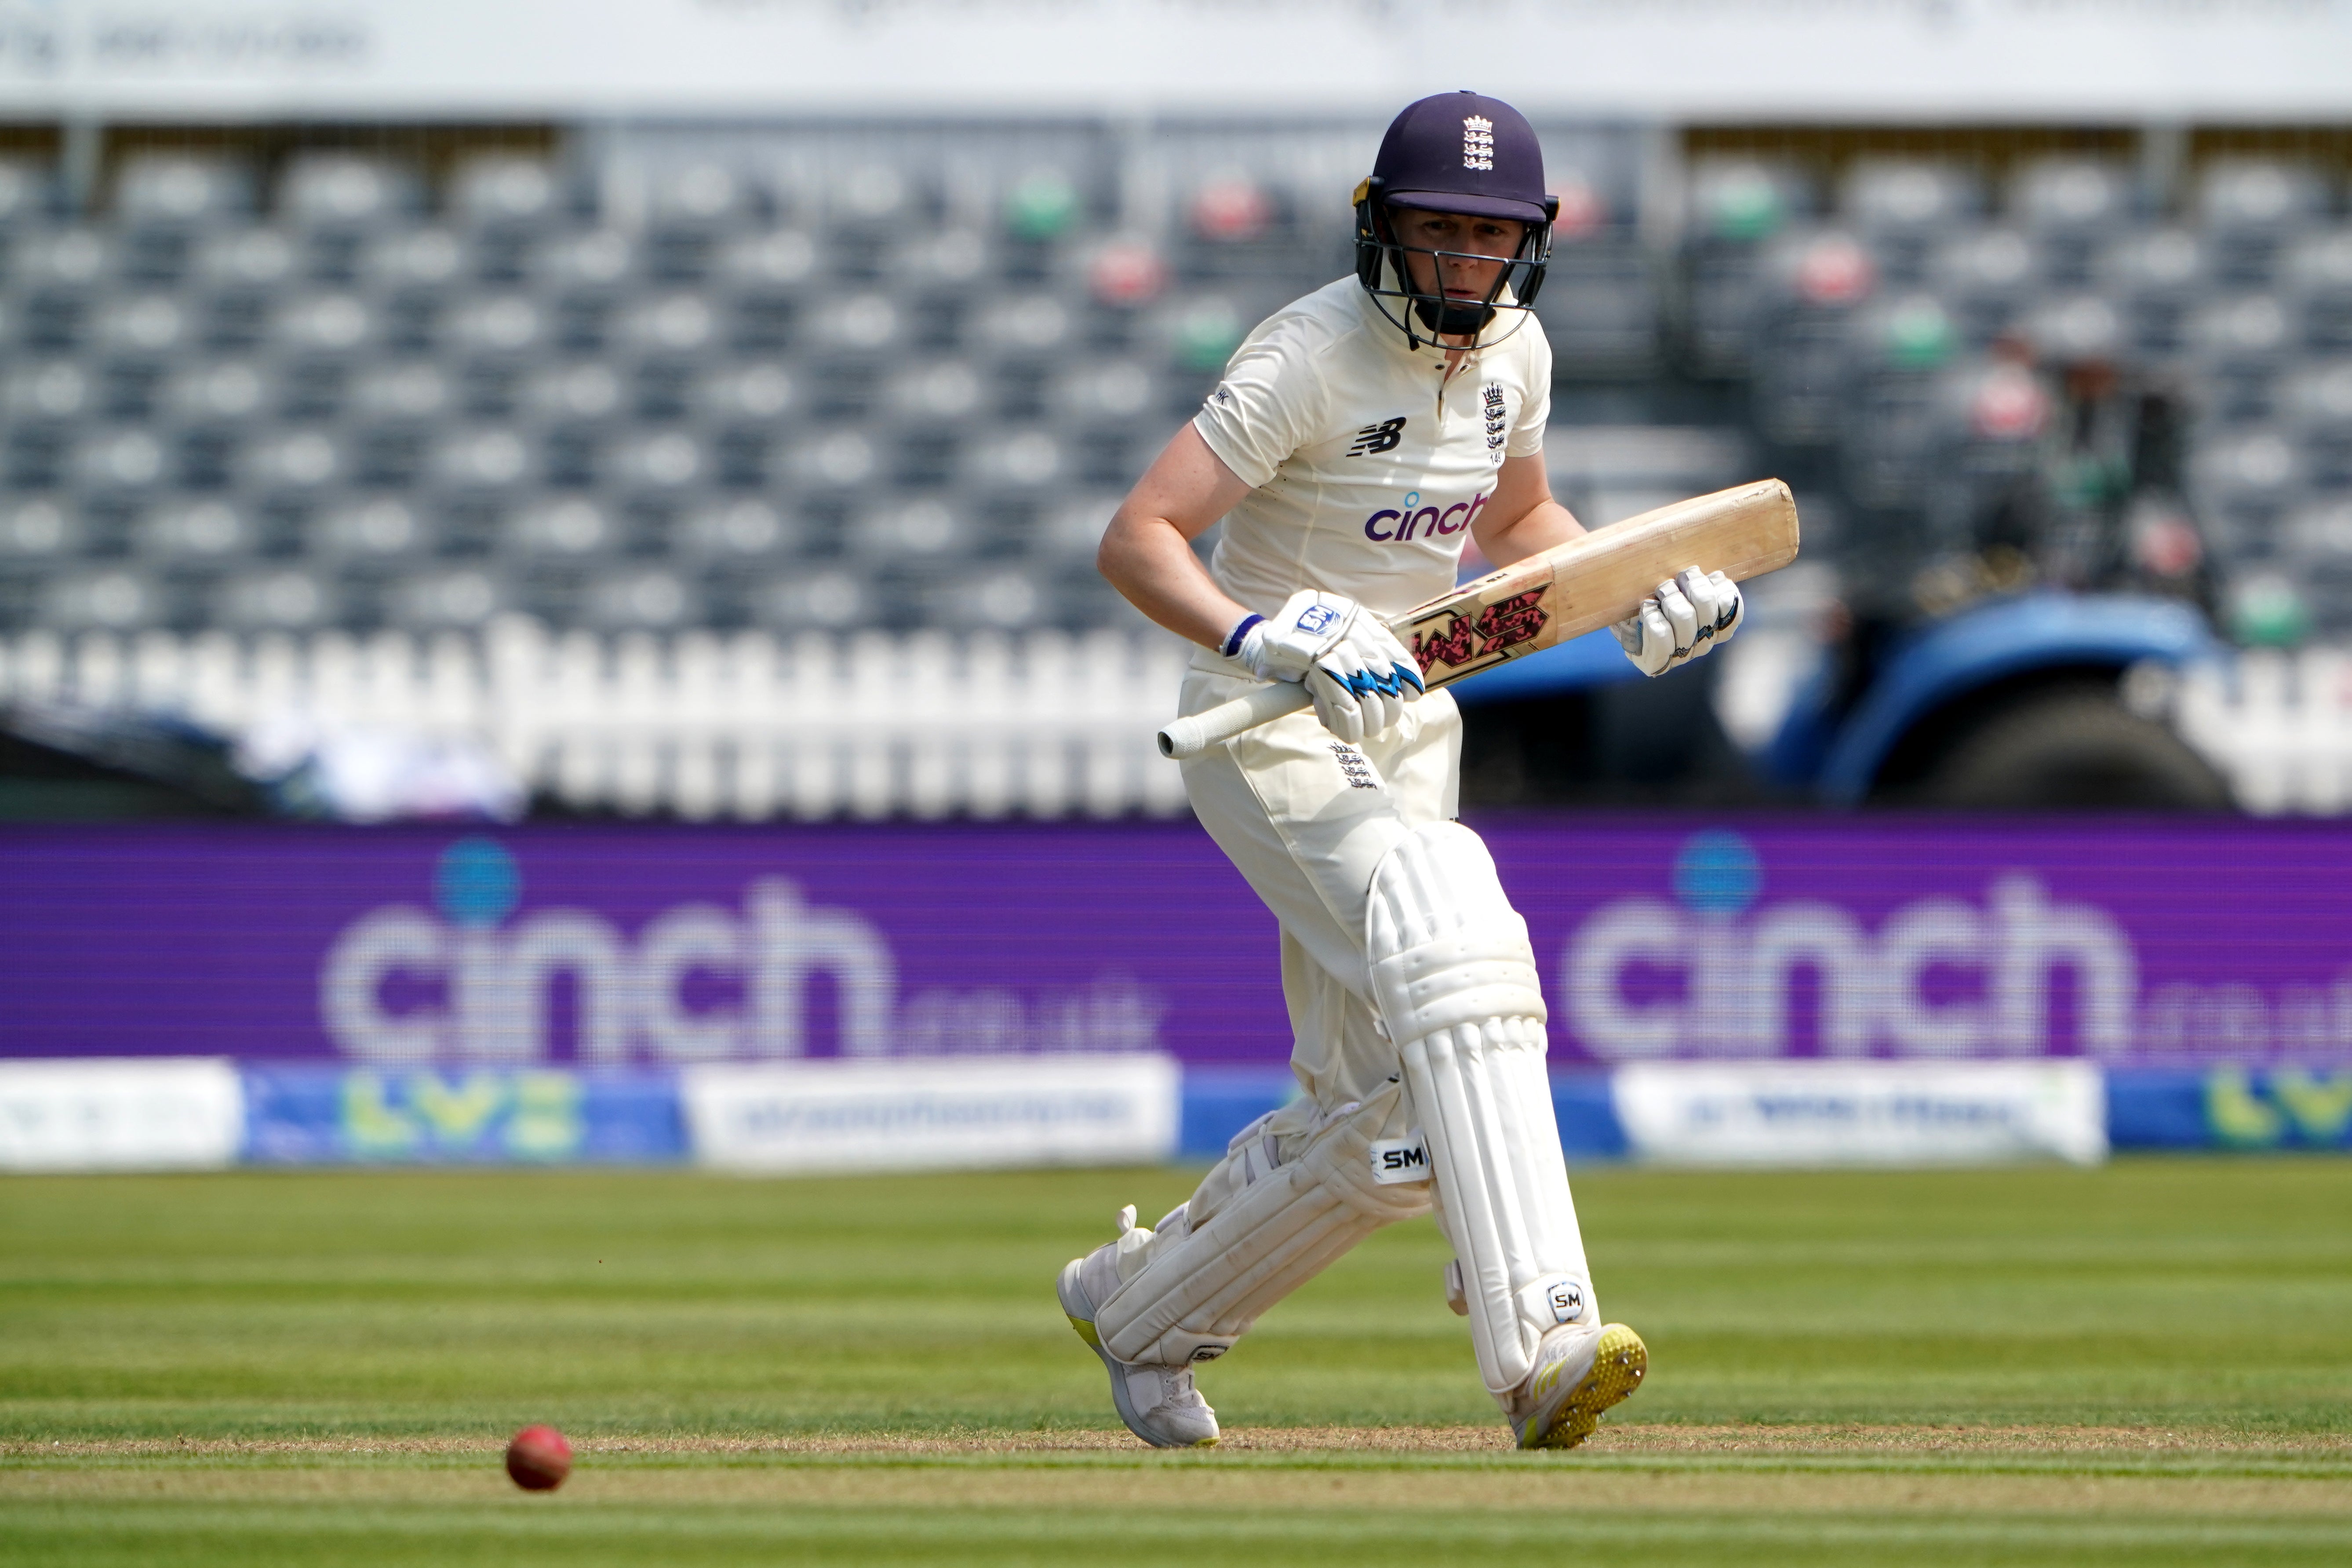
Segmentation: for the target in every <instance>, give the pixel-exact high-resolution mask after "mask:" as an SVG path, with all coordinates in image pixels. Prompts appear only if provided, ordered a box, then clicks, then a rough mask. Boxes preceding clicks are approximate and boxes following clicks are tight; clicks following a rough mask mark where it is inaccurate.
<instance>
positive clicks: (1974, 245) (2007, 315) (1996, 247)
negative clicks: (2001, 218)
mask: <svg viewBox="0 0 2352 1568" xmlns="http://www.w3.org/2000/svg"><path fill="white" fill-rule="evenodd" d="M1926 275H1927V287H1928V288H1929V289H1933V290H1934V291H1935V293H1936V294H1937V297H1938V298H1939V299H1941V300H1943V301H1944V303H1945V305H1946V306H1947V308H1948V309H1949V310H1950V311H1951V312H1952V317H1953V320H1954V322H1955V324H1956V325H1957V326H1958V329H1959V331H1960V334H1961V336H1962V337H1964V338H1965V339H1966V340H1967V341H1968V342H1969V343H1970V344H1971V345H1973V346H1975V347H1978V348H1981V347H1983V346H1984V345H1985V344H1987V343H1990V342H1992V340H1993V339H1994V338H1995V337H1996V336H1998V335H1999V334H2000V332H2001V331H2003V330H2004V329H2006V328H2008V327H2009V326H2011V325H2012V324H2013V323H2014V322H2015V321H2016V320H2017V318H2018V316H2019V315H2020V314H2021V312H2022V310H2023V309H2024V307H2025V303H2026V301H2027V300H2029V299H2030V298H2032V296H2033V295H2034V294H2036V293H2037V292H2039V291H2040V290H2042V289H2044V288H2046V287H2047V286H2048V279H2049V273H2048V262H2047V258H2045V257H2044V256H2043V254H2042V247H2040V246H2039V245H2038V244H2036V243H2035V241H2034V239H2033V237H2032V236H2030V235H2029V234H2027V233H2026V232H2025V231H2024V230H2023V229H2021V228H1978V229H1969V230H1965V231H1963V232H1961V233H1958V234H1956V235H1954V236H1952V237H1950V238H1948V239H1946V240H1944V241H1942V242H1941V243H1939V244H1937V246H1936V247H1934V248H1933V249H1932V250H1931V251H1930V252H1929V253H1928V256H1927V267H1926Z"/></svg>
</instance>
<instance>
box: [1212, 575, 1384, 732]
mask: <svg viewBox="0 0 2352 1568" xmlns="http://www.w3.org/2000/svg"><path fill="white" fill-rule="evenodd" d="M1234 639H1235V640H1234V642H1233V643H1232V644H1231V645H1230V646H1232V647H1233V649H1234V658H1238V659H1240V660H1241V661H1242V663H1243V664H1244V665H1246V666H1248V667H1249V671H1250V673H1251V674H1252V675H1255V676H1256V677H1257V678H1258V679H1260V680H1289V681H1299V682H1304V683H1305V685H1306V687H1307V695H1308V696H1309V697H1311V698H1313V699H1314V700H1315V717H1316V718H1318V719H1319V720H1321V721H1322V722H1323V727H1324V728H1325V729H1326V730H1328V731H1331V733H1332V734H1334V735H1337V736H1338V737H1339V739H1340V740H1342V741H1345V742H1348V743H1349V744H1350V745H1353V744H1354V743H1356V742H1359V741H1361V740H1362V739H1363V738H1364V737H1365V736H1367V735H1377V734H1379V733H1380V732H1381V731H1383V730H1385V729H1387V728H1388V727H1389V726H1390V725H1391V724H1393V723H1395V722H1396V721H1398V720H1399V719H1402V718H1403V717H1404V705H1405V704H1406V703H1408V702H1410V701H1412V700H1413V699H1414V698H1416V697H1419V696H1420V695H1421V694H1422V681H1421V667H1420V666H1419V665H1417V664H1415V663H1414V662H1413V658H1412V655H1411V654H1409V653H1407V652H1406V651H1405V648H1404V645H1403V644H1402V643H1401V642H1399V641H1397V639H1396V636H1395V634H1394V633H1392V632H1391V631H1390V630H1389V629H1388V627H1386V626H1382V625H1381V621H1380V617H1378V616H1370V615H1366V614H1365V613H1364V611H1363V607H1362V606H1361V605H1358V604H1357V603H1356V601H1355V600H1353V599H1349V598H1342V597H1341V596H1340V595H1337V594H1320V593H1317V592H1316V591H1315V590H1314V589H1312V588H1309V589H1305V590H1303V591H1301V592H1299V593H1296V594H1293V595H1291V596H1290V600H1289V602H1288V603H1287V604H1286V605H1283V606H1282V608H1281V610H1280V611H1279V612H1278V613H1277V614H1276V616H1274V618H1273V619H1271V620H1263V619H1260V618H1258V617H1256V616H1252V617H1251V618H1250V619H1249V620H1246V621H1244V622H1243V623H1242V624H1241V626H1238V627H1236V628H1235V631H1234Z"/></svg>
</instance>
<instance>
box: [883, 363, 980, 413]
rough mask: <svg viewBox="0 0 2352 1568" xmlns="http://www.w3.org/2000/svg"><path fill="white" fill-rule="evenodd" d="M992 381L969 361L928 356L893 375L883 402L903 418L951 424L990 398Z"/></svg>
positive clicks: (978, 407)
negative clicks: (928, 357)
mask: <svg viewBox="0 0 2352 1568" xmlns="http://www.w3.org/2000/svg"><path fill="white" fill-rule="evenodd" d="M992 384H993V378H992V377H991V376H985V375H983V374H982V373H981V371H980V370H979V369H978V368H977V367H976V366H974V365H973V364H972V363H971V362H970V361H968V360H962V359H926V360H921V361H918V362H917V363H913V364H910V365H908V366H907V368H905V369H904V370H901V371H899V372H898V373H897V374H895V375H893V376H892V377H891V378H890V379H889V382H888V383H887V385H886V386H885V387H884V389H883V402H884V405H885V406H887V408H888V409H889V410H890V411H891V412H893V413H895V414H897V415H898V416H900V417H901V418H902V419H908V420H912V421H918V422H920V423H921V424H923V425H926V426H936V425H950V424H953V423H954V422H957V421H961V420H964V419H968V418H970V417H971V416H972V415H974V414H976V413H978V412H979V411H980V409H981V408H982V405H983V403H985V402H989V401H990V399H989V394H990V392H991V391H992Z"/></svg>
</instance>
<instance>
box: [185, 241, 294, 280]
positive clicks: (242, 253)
mask: <svg viewBox="0 0 2352 1568" xmlns="http://www.w3.org/2000/svg"><path fill="white" fill-rule="evenodd" d="M302 277H303V266H302V255H301V252H300V250H299V247H296V245H295V243H294V241H293V239H292V237H289V235H288V234H287V233H286V232H285V231H284V230H283V229H279V228H274V227H247V226H241V225H240V226H235V227H227V228H220V229H215V230H214V231H212V232H210V233H207V234H205V235H204V236H202V237H200V238H198V240H197V241H196V243H195V246H194V249H193V251H192V253H191V255H190V258H189V262H188V273H187V282H188V283H189V284H190V285H192V286H193V287H194V288H196V289H200V290H205V291H209V292H215V293H219V292H229V293H236V292H243V291H249V290H256V289H267V290H272V291H275V290H278V289H285V288H287V287H288V286H289V285H291V284H293V283H295V282H297V281H298V280H299V279H301V278H302Z"/></svg>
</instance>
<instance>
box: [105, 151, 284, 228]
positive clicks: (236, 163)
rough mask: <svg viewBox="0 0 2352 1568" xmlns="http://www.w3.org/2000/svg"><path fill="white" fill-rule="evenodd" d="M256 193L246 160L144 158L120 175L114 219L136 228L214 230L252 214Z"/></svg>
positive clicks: (143, 155)
mask: <svg viewBox="0 0 2352 1568" xmlns="http://www.w3.org/2000/svg"><path fill="white" fill-rule="evenodd" d="M256 189H257V185H256V182H255V179H254V172H253V168H252V165H250V164H248V163H245V162H243V161H242V160H238V159H231V158H205V157H197V156H193V155H186V154H181V153H139V154H136V155H134V156H132V157H130V158H127V159H125V160H124V161H123V163H122V165H121V168H120V169H119V170H118V171H117V172H116V174H115V180H114V214H115V216H116V217H117V218H118V219H119V220H120V221H121V222H122V223H123V224H124V225H126V226H130V227H132V228H190V229H194V228H205V227H213V226H218V225H220V224H222V223H223V222H225V221H227V220H231V219H236V218H241V217H243V216H246V215H247V214H249V213H251V212H252V211H253V209H254V195H255V192H256Z"/></svg>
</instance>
